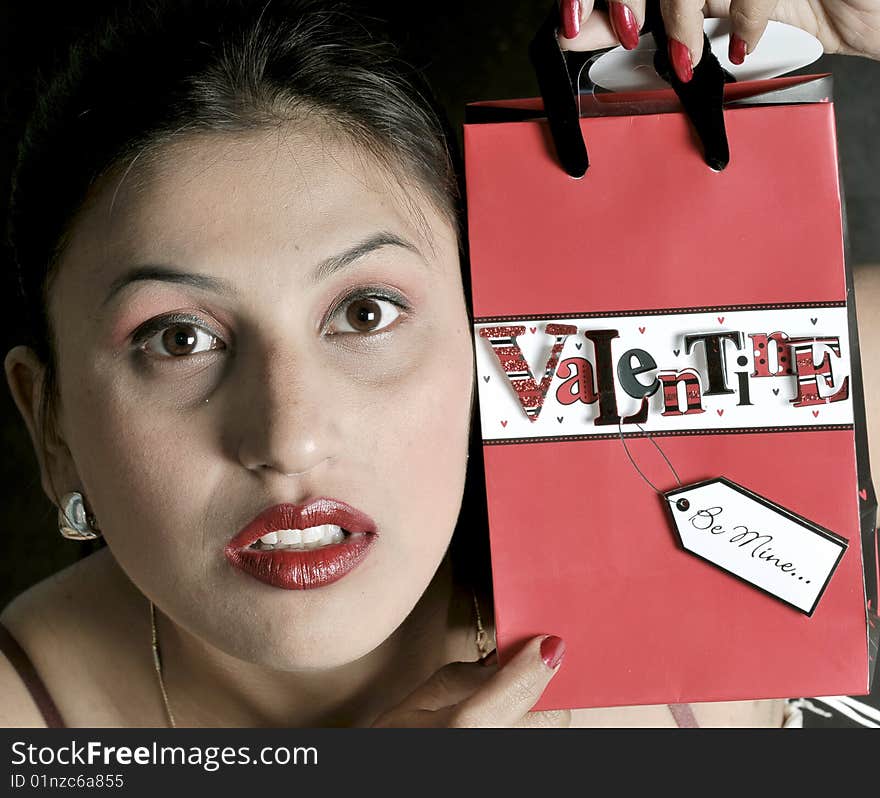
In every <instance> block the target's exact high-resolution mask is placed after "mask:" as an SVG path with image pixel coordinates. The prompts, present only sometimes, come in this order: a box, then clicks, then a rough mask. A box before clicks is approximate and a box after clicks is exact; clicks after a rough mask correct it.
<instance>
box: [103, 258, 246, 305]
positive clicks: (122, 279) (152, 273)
mask: <svg viewBox="0 0 880 798" xmlns="http://www.w3.org/2000/svg"><path fill="white" fill-rule="evenodd" d="M142 281H158V282H162V283H179V284H181V285H188V286H190V287H192V288H200V289H201V290H203V291H213V292H214V293H215V294H222V295H224V296H232V295H233V294H234V293H235V289H234V288H233V287H232V286H231V285H230V284H229V283H227V282H226V281H225V280H221V279H219V278H217V277H210V276H209V275H207V274H194V273H192V272H181V271H177V270H176V269H170V268H168V267H167V266H138V267H136V268H134V269H130V270H129V271H127V272H126V273H125V274H123V275H120V276H119V277H117V278H116V279H115V280H114V281H113V284H112V285H111V286H110V290H109V291H108V292H107V296H105V297H104V301H103V302H102V303H101V306H102V307H103V306H104V305H106V304H107V303H108V302H109V301H110V300H111V299H113V297H114V296H116V294H118V293H119V292H120V291H121V290H122V289H123V288H125V287H126V286H128V285H131V283H137V282H142Z"/></svg>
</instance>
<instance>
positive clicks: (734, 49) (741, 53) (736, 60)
mask: <svg viewBox="0 0 880 798" xmlns="http://www.w3.org/2000/svg"><path fill="white" fill-rule="evenodd" d="M747 49H748V47H747V45H746V43H745V42H744V41H743V40H742V39H740V37H739V36H737V35H736V34H735V33H733V34H731V36H730V45H729V46H728V48H727V57H728V59H729V60H730V63H731V64H741V63H742V62H743V61H745V60H746V50H747Z"/></svg>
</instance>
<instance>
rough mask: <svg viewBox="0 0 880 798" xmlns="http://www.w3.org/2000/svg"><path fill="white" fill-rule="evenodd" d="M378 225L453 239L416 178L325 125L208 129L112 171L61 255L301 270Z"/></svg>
mask: <svg viewBox="0 0 880 798" xmlns="http://www.w3.org/2000/svg"><path fill="white" fill-rule="evenodd" d="M377 230H383V231H390V232H392V233H399V234H401V235H402V236H404V237H407V238H410V239H412V240H414V241H416V242H417V243H418V244H419V245H420V246H426V247H427V248H433V247H434V245H435V243H436V241H435V239H436V238H437V237H440V238H448V237H449V236H451V235H453V234H452V231H451V227H450V225H449V223H448V222H447V221H446V220H445V219H444V218H443V217H442V216H441V214H439V213H438V212H437V211H436V209H435V208H434V207H433V206H432V204H431V202H430V201H429V200H428V199H427V198H426V197H425V195H424V194H422V193H421V192H419V191H418V189H417V188H416V187H415V186H414V184H413V183H409V182H407V181H405V180H403V179H401V177H400V176H399V175H396V174H391V173H390V172H389V171H388V169H387V168H386V167H385V166H383V165H382V164H381V163H380V161H379V160H378V159H377V158H375V157H373V156H372V155H370V154H369V153H367V152H366V151H365V150H364V149H363V148H360V147H356V146H354V145H353V144H351V143H350V142H348V141H346V140H345V139H344V138H343V137H342V136H340V135H338V134H335V133H334V132H333V131H332V130H330V129H328V128H327V127H325V126H319V125H302V126H297V127H290V128H283V129H273V130H270V131H260V132H255V133H249V134H234V135H233V134H201V135H198V136H188V137H186V138H182V139H180V140H177V141H174V142H172V143H167V144H164V145H162V146H160V147H156V148H155V149H153V150H150V151H145V152H144V153H142V154H141V155H139V156H138V157H136V158H135V159H133V160H130V161H129V162H128V163H126V164H124V165H122V166H121V167H120V168H119V169H117V170H116V171H115V173H114V174H112V175H110V176H108V177H107V178H106V179H105V180H104V181H103V184H102V185H101V187H100V189H99V190H98V191H96V192H95V195H94V197H93V199H92V200H91V201H90V203H89V205H88V206H87V208H86V209H85V210H84V212H83V213H82V214H81V216H80V218H79V219H78V220H77V222H76V224H75V225H74V227H73V231H72V234H71V236H70V240H69V244H68V247H67V249H66V251H65V256H64V258H63V260H64V261H65V262H67V261H70V262H72V264H73V267H74V268H75V269H76V270H77V271H78V272H80V273H79V275H78V279H79V278H85V279H90V278H91V279H98V278H100V277H102V276H103V277H107V274H106V272H107V270H108V269H109V270H110V271H113V270H114V269H116V270H119V271H121V270H123V269H124V268H125V266H126V265H130V263H131V261H132V260H138V261H148V262H157V263H165V262H169V261H171V262H179V263H186V264H187V265H189V266H191V267H195V268H208V269H210V267H211V265H212V264H217V263H220V262H237V263H242V262H248V263H250V264H253V263H255V262H256V261H263V262H265V263H269V262H279V261H280V260H283V261H284V262H285V264H286V266H287V268H295V264H296V263H297V262H298V261H300V260H302V261H303V262H308V263H314V262H315V261H317V260H320V259H321V258H322V257H326V256H328V255H332V254H333V253H335V252H337V251H339V250H340V248H342V247H344V246H346V245H349V244H350V243H351V242H352V241H353V240H359V239H361V238H363V237H364V236H368V235H371V234H374V233H375V232H376V231H377ZM67 268H68V267H67V265H66V264H65V266H64V267H62V269H61V273H62V274H61V275H60V276H59V278H60V279H61V278H63V273H64V271H66V270H67ZM83 272H85V273H83ZM111 279H112V276H111Z"/></svg>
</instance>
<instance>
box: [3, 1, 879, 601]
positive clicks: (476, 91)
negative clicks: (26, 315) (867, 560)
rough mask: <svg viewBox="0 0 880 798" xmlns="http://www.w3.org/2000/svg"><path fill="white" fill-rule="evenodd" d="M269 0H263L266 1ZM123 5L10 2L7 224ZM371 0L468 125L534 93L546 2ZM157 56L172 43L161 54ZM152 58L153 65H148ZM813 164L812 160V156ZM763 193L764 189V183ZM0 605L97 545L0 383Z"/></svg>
mask: <svg viewBox="0 0 880 798" xmlns="http://www.w3.org/2000/svg"><path fill="white" fill-rule="evenodd" d="M255 1H257V2H259V1H260V0H255ZM116 4H117V3H115V2H110V0H101V1H100V2H94V1H93V2H86V1H85V0H82V1H81V2H77V3H70V4H65V5H63V6H58V7H52V8H51V9H50V8H49V7H47V6H44V5H43V4H42V3H39V2H36V1H31V2H19V1H16V2H11V1H10V0H0V59H2V61H0V131H2V138H0V147H2V150H0V217H2V221H3V228H2V229H5V211H6V201H7V195H8V187H9V173H10V168H11V164H12V161H13V159H14V157H15V148H16V140H17V137H18V135H19V133H20V130H21V127H22V125H23V122H24V119H25V118H26V116H27V113H28V110H29V107H30V104H31V102H32V98H33V91H34V89H33V85H34V78H35V75H36V73H37V70H38V69H47V68H49V67H50V66H51V64H52V62H53V58H55V57H56V54H57V53H58V51H59V49H60V48H61V47H63V45H64V43H65V42H67V41H68V40H69V39H70V37H71V36H72V35H73V34H75V32H76V31H78V30H80V29H82V28H85V27H88V26H89V25H90V22H91V21H92V20H93V19H94V17H95V16H97V15H99V14H101V13H102V12H103V11H104V10H105V9H107V8H110V7H113V6H115V5H116ZM361 5H365V6H366V7H367V8H369V9H371V10H373V11H375V13H376V14H377V15H379V16H382V17H385V18H387V19H389V20H390V22H391V24H392V28H393V29H394V30H395V31H396V32H397V34H398V37H399V38H400V39H402V40H403V43H404V45H405V47H406V49H407V51H408V52H407V54H408V56H409V58H410V60H411V61H413V62H414V63H415V64H416V65H417V66H419V67H421V68H423V69H424V71H425V73H426V74H427V76H428V78H429V80H430V81H431V83H432V84H433V85H434V87H435V90H436V92H437V95H438V97H439V99H440V101H441V103H442V104H443V106H444V107H445V108H446V109H447V112H448V114H449V116H450V119H451V121H452V123H453V126H454V128H455V129H456V130H458V131H460V126H461V122H462V119H463V111H464V104H465V103H466V102H468V101H471V100H479V99H491V98H507V97H523V96H534V95H535V94H537V88H536V84H535V81H534V77H533V74H532V71H531V67H530V65H529V62H528V58H527V55H526V47H527V44H528V41H529V39H530V38H531V36H532V35H533V33H534V32H535V30H536V29H537V27H538V24H539V23H540V21H541V20H542V18H543V16H544V15H545V13H546V11H547V8H548V3H547V0H525V1H523V2H510V0H508V1H507V2H501V1H500V0H479V2H474V0H471V1H470V2H459V1H458V0H447V1H446V2H442V3H418V4H416V3H413V2H409V3H401V2H393V1H392V0H379V1H378V2H369V0H363V2H361ZM156 57H157V58H161V53H160V52H157V56H156ZM149 68H150V65H149V64H148V63H146V64H144V69H149ZM809 71H811V72H824V71H830V72H832V73H833V74H834V77H835V101H836V111H837V119H838V128H839V141H840V153H841V162H842V167H843V177H844V189H845V193H846V202H847V214H848V221H849V234H850V246H851V256H852V257H851V260H852V263H853V264H858V263H869V262H880V228H878V226H877V224H876V223H875V219H876V217H877V216H878V213H880V148H878V146H877V144H878V139H880V96H878V86H880V62H875V61H868V60H865V59H855V58H849V57H842V56H825V57H823V58H822V59H820V61H819V62H817V63H816V64H814V65H812V66H811V67H810V68H809ZM804 168H809V164H805V165H804ZM755 190H756V191H760V187H759V186H756V187H755ZM2 255H3V257H0V270H2V271H0V277H2V282H0V290H2V297H3V305H2V308H3V324H2V327H3V343H4V344H5V346H4V347H3V352H4V353H5V352H6V351H7V349H8V348H9V347H11V346H13V345H14V344H16V343H18V341H19V338H18V337H17V336H18V330H19V329H20V327H19V325H20V319H19V315H18V304H17V302H16V299H15V295H14V289H13V286H14V283H13V282H12V279H11V277H12V275H11V272H12V269H11V266H10V264H9V262H8V258H7V257H5V253H2ZM0 446H2V451H3V455H2V461H0V498H2V503H0V607H2V606H3V605H5V604H6V603H7V602H8V601H9V600H10V599H11V598H12V597H13V596H14V595H16V594H17V593H19V592H21V591H22V590H23V589H24V588H26V587H28V586H29V585H31V584H33V583H34V582H36V581H38V580H40V579H42V578H43V577H45V576H47V575H48V574H50V573H52V572H54V571H57V570H58V569H60V568H62V567H63V566H65V565H67V564H69V563H71V562H73V561H74V560H75V559H77V557H78V556H82V554H85V553H88V551H89V550H90V549H89V544H78V543H74V542H72V541H66V540H64V539H62V538H61V537H60V535H59V534H58V531H57V525H56V513H55V508H54V507H53V506H52V505H51V504H50V503H49V501H48V499H46V497H45V496H44V495H43V492H42V489H41V486H40V481H39V476H38V472H37V467H36V459H35V457H34V455H33V451H32V449H31V445H30V440H29V439H28V437H27V433H26V430H25V427H24V424H23V423H22V421H21V419H20V417H19V415H18V413H17V411H16V409H15V406H14V405H13V403H12V399H11V396H10V394H9V390H8V388H7V387H6V386H5V379H4V380H3V388H2V389H0Z"/></svg>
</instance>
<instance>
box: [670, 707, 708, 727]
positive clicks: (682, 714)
mask: <svg viewBox="0 0 880 798" xmlns="http://www.w3.org/2000/svg"><path fill="white" fill-rule="evenodd" d="M667 706H668V707H669V711H670V712H671V713H672V717H673V718H675V725H676V726H678V728H679V729H699V728H700V724H699V723H697V718H696V716H695V715H694V711H693V710H692V709H691V705H690V704H667Z"/></svg>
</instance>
